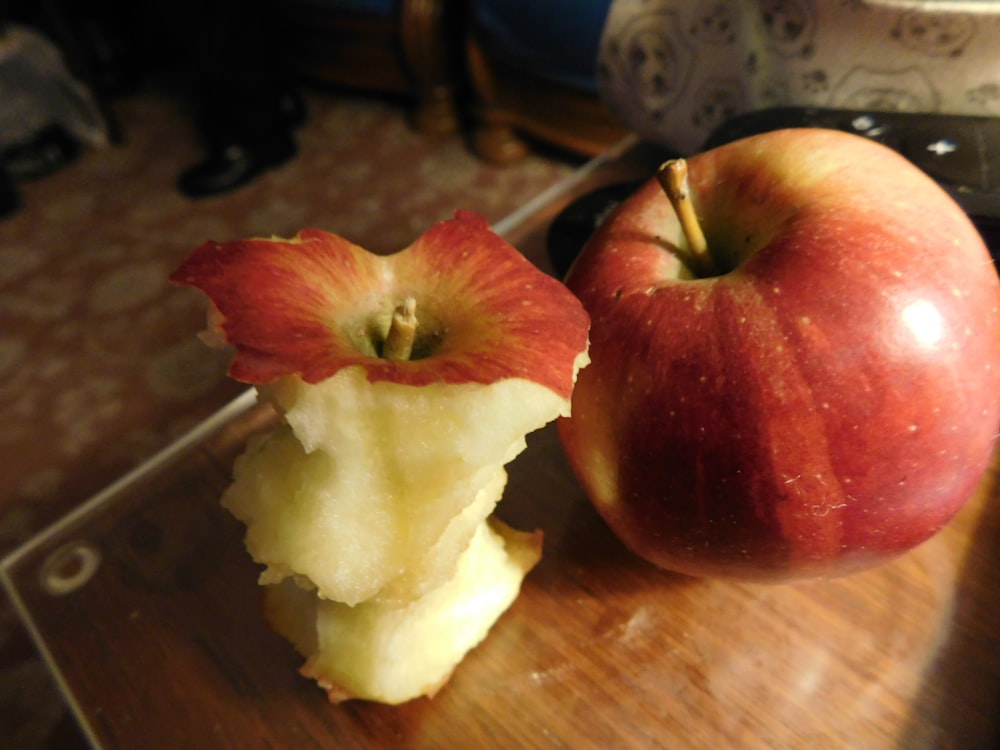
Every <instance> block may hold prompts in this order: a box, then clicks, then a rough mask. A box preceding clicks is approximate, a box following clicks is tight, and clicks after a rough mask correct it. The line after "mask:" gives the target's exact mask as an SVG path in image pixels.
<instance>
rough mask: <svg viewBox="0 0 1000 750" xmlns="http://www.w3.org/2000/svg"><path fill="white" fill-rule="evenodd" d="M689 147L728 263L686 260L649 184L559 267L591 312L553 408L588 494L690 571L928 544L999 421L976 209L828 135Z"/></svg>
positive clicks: (646, 546) (881, 553)
mask: <svg viewBox="0 0 1000 750" xmlns="http://www.w3.org/2000/svg"><path fill="white" fill-rule="evenodd" d="M688 165H689V170H690V183H691V195H692V200H693V201H694V205H695V209H696V212H697V214H698V216H699V218H700V220H701V223H702V226H703V229H704V231H705V234H706V236H707V240H708V243H709V245H710V246H711V247H713V248H714V249H716V250H718V251H722V252H723V253H726V252H728V253H730V254H731V258H733V260H732V261H730V263H729V264H730V265H735V266H736V267H735V269H734V270H730V271H728V272H725V273H722V274H721V275H718V276H715V277H712V278H703V279H691V278H690V274H687V272H686V271H685V270H684V268H683V267H682V265H681V264H680V262H679V260H678V255H677V253H678V247H686V244H685V242H684V240H683V239H682V237H683V235H682V231H681V229H680V228H679V225H678V222H677V220H676V218H675V214H674V212H673V210H672V208H671V207H670V204H669V202H668V200H667V198H666V197H665V195H664V193H663V191H662V189H661V188H660V186H659V185H658V184H657V182H656V181H655V180H652V181H650V182H649V183H648V184H646V185H645V186H643V187H642V188H640V189H639V190H638V191H637V193H636V194H635V195H634V196H633V197H631V198H630V199H629V200H628V201H626V202H625V203H624V204H622V205H621V206H620V207H619V209H618V210H617V212H616V214H614V215H613V216H612V217H611V218H610V219H609V220H608V221H607V222H605V224H604V225H603V226H602V227H601V228H600V229H599V230H598V232H597V233H596V234H595V235H594V236H593V238H592V239H591V241H590V242H589V243H588V244H587V246H586V247H585V249H584V251H583V252H582V254H581V256H580V257H579V258H578V260H577V262H576V263H575V264H574V266H573V267H572V268H571V269H570V272H569V274H568V276H567V279H566V283H567V285H568V286H569V287H570V289H571V290H572V291H573V292H574V293H575V294H576V295H577V296H578V297H579V298H580V300H581V301H582V302H583V304H584V307H585V308H586V309H587V311H588V312H589V313H590V316H591V321H592V328H591V364H590V366H589V367H588V368H586V369H585V370H583V371H582V372H581V375H580V378H579V380H578V382H577V385H576V389H575V391H574V394H573V401H572V417H571V418H569V419H564V420H561V421H560V424H559V430H560V436H561V439H562V442H563V445H564V447H565V450H566V453H567V455H568V457H569V460H570V463H571V465H572V467H573V470H574V471H575V473H576V474H577V476H578V477H579V479H580V481H581V483H582V485H583V487H584V489H585V490H586V493H587V494H588V496H589V497H590V498H591V500H592V501H593V503H594V505H595V507H596V508H597V510H598V511H599V512H600V514H601V515H602V516H603V517H604V518H605V519H606V521H607V522H608V524H609V525H610V527H611V528H612V529H613V531H614V532H615V533H616V534H617V535H618V536H619V537H620V538H621V539H622V540H623V541H624V543H625V544H626V545H627V546H628V547H630V548H631V549H632V550H633V551H634V552H636V553H637V554H638V555H640V556H642V557H644V558H646V559H647V560H649V561H651V562H653V563H655V564H656V565H658V566H660V567H663V568H666V569H669V570H674V571H678V572H681V573H686V574H690V575H695V576H725V577H736V578H745V579H758V580H782V579H788V578H795V577H806V576H821V575H822V576H827V575H831V576H832V575H840V574H844V573H848V572H852V571H855V570H858V569H861V568H865V567H868V566H871V565H873V564H875V563H878V562H881V561H884V560H887V559H889V558H891V557H893V556H896V555H898V554H900V553H902V552H904V551H905V550H908V549H910V548H912V547H914V546H915V545H917V544H919V543H921V542H922V541H924V540H926V539H928V538H929V537H930V536H932V535H933V534H935V533H936V532H937V531H938V530H939V529H941V527H942V526H943V525H944V524H945V523H946V522H947V521H948V520H949V519H950V518H952V516H953V515H954V514H955V513H956V512H957V511H958V510H959V509H960V508H961V507H962V505H963V504H964V503H965V501H966V500H967V499H968V498H969V497H970V495H971V494H972V493H973V492H974V489H975V487H976V485H977V483H978V482H979V481H980V479H981V477H982V476H983V474H984V471H985V470H986V468H987V465H988V463H989V459H990V455H991V452H992V448H993V445H994V439H995V437H996V435H997V427H998V423H1000V315H998V310H1000V283H998V279H997V275H996V271H995V269H994V266H993V263H992V261H991V258H990V256H989V253H988V251H987V250H986V248H985V247H984V245H983V242H982V240H981V238H980V237H979V235H978V233H977V232H976V230H975V227H974V226H973V225H972V224H971V223H970V221H969V220H968V219H967V218H966V216H965V215H964V214H963V212H962V211H961V209H960V208H959V207H958V206H957V205H956V204H955V203H954V202H953V201H952V200H951V199H950V198H949V197H948V196H947V195H946V194H945V193H944V192H943V191H942V190H941V189H940V188H939V187H938V186H937V185H936V184H935V183H934V182H933V181H931V180H930V179H929V178H927V177H925V176H924V174H923V173H921V172H920V171H919V170H917V169H916V168H915V167H913V166H912V165H910V163H909V162H907V161H906V160H904V159H903V158H902V157H900V156H898V155H897V154H895V153H894V152H892V151H891V150H889V149H887V148H885V147H883V146H880V145H877V144H874V143H872V142H870V141H867V140H864V139H862V138H860V137H857V136H851V135H845V134H841V133H838V132H834V131H819V130H804V129H803V130H788V131H780V132H776V133H771V134H768V135H763V136H756V137H753V138H749V139H746V140H744V141H740V142H737V143H733V144H730V145H727V146H723V147H721V148H718V149H716V150H714V151H710V152H706V153H704V154H700V155H697V156H695V157H693V158H691V159H689V160H688ZM685 276H687V277H686V278H685Z"/></svg>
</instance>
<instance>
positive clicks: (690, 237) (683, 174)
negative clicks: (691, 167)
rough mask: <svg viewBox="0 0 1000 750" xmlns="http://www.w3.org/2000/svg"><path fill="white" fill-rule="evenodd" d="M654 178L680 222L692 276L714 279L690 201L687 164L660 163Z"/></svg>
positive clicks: (702, 235) (703, 238)
mask: <svg viewBox="0 0 1000 750" xmlns="http://www.w3.org/2000/svg"><path fill="white" fill-rule="evenodd" d="M656 177H657V179H658V180H659V181H660V185H661V186H662V187H663V192H665V193H666V194H667V197H668V198H669V199H670V203H671V205H672V206H673V207H674V211H675V212H676V213H677V218H678V219H679V220H680V223H681V229H682V230H683V231H684V236H685V238H687V242H688V249H689V250H690V251H691V256H692V260H693V264H694V267H695V269H694V270H695V273H697V274H698V275H699V276H714V275H715V273H716V269H715V262H714V261H713V260H712V255H711V254H710V253H709V252H708V242H707V241H706V240H705V233H704V232H702V231H701V223H700V222H699V221H698V215H697V214H696V213H695V211H694V203H693V202H692V201H691V189H690V187H689V186H688V166H687V161H686V160H685V159H671V160H670V161H666V162H664V163H663V164H662V165H661V166H660V168H659V169H658V170H657V172H656Z"/></svg>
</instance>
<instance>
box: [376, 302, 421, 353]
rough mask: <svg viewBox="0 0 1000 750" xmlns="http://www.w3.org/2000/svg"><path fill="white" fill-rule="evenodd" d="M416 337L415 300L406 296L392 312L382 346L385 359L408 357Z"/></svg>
mask: <svg viewBox="0 0 1000 750" xmlns="http://www.w3.org/2000/svg"><path fill="white" fill-rule="evenodd" d="M416 337H417V301H416V300H415V299H414V298H413V297H407V298H406V299H405V300H404V301H403V304H401V305H400V306H399V307H397V308H396V309H395V311H394V312H393V313H392V322H391V323H390V324H389V333H388V334H386V337H385V344H383V346H382V356H383V357H384V358H385V359H396V360H403V359H409V358H410V355H412V354H413V341H414V339H415V338H416Z"/></svg>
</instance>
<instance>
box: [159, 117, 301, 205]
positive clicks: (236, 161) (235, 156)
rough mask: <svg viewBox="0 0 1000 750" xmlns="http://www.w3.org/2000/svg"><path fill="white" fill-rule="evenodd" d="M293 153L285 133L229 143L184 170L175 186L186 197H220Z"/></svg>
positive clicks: (294, 148) (290, 138)
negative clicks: (257, 141) (255, 141)
mask: <svg viewBox="0 0 1000 750" xmlns="http://www.w3.org/2000/svg"><path fill="white" fill-rule="evenodd" d="M296 152H297V149H296V147H295V141H294V140H293V139H292V136H291V135H290V134H288V133H282V134H281V135H280V136H275V137H273V138H271V139H268V141H267V142H266V143H262V144H257V145H250V144H246V145H245V144H241V143H231V144H229V145H227V146H225V147H223V148H220V149H217V150H214V151H212V152H211V153H210V154H209V155H208V157H207V158H206V159H205V160H204V161H202V162H200V163H198V164H196V165H194V166H193V167H191V168H190V169H188V170H186V171H185V172H184V173H183V174H181V176H180V179H179V180H178V182H177V185H178V187H179V188H180V191H181V192H182V193H183V194H184V195H186V196H187V197H189V198H205V197H208V196H212V195H221V194H223V193H228V192H231V191H232V190H235V189H236V188H238V187H242V186H243V185H246V184H248V183H250V182H252V181H253V180H254V179H255V178H256V177H257V176H259V175H260V174H261V173H262V172H265V171H267V170H268V169H273V168H275V167H278V166H280V165H282V164H284V163H285V162H287V161H288V160H289V159H291V158H292V157H293V156H295V154H296Z"/></svg>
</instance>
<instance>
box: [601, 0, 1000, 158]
mask: <svg viewBox="0 0 1000 750" xmlns="http://www.w3.org/2000/svg"><path fill="white" fill-rule="evenodd" d="M598 73H599V86H600V92H601V96H602V98H603V99H604V101H605V102H606V104H607V105H608V106H609V107H610V108H611V109H612V110H613V111H614V112H615V113H616V114H617V115H618V116H619V117H620V118H621V119H622V120H623V121H624V122H625V124H627V125H628V126H629V127H630V128H631V129H633V130H635V131H636V132H638V133H639V134H640V135H641V136H643V137H645V138H647V139H649V140H651V141H653V142H656V143H659V144H662V145H664V146H667V147H668V148H671V149H674V150H676V151H678V152H680V153H690V152H692V151H694V150H696V149H697V148H698V147H699V146H700V145H701V144H703V143H704V141H705V139H706V137H707V136H708V134H709V133H710V132H711V131H712V130H713V129H714V128H716V127H717V126H719V125H720V124H722V123H723V122H724V121H725V120H726V119H728V118H730V117H732V116H734V115H737V114H742V113H745V112H748V111H752V110H756V109H763V108H766V107H772V106H815V107H830V108H838V109H865V110H872V111H895V112H936V113H946V114H966V115H969V114H971V115H990V116H1000V2H995V1H994V0H965V1H964V2H951V1H949V0H922V1H921V0H711V1H710V2H704V3H701V2H698V3H694V2H690V0H614V2H613V3H612V6H611V11H610V13H609V16H608V21H607V24H606V26H605V29H604V34H603V37H602V40H601V48H600V53H599V71H598Z"/></svg>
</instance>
